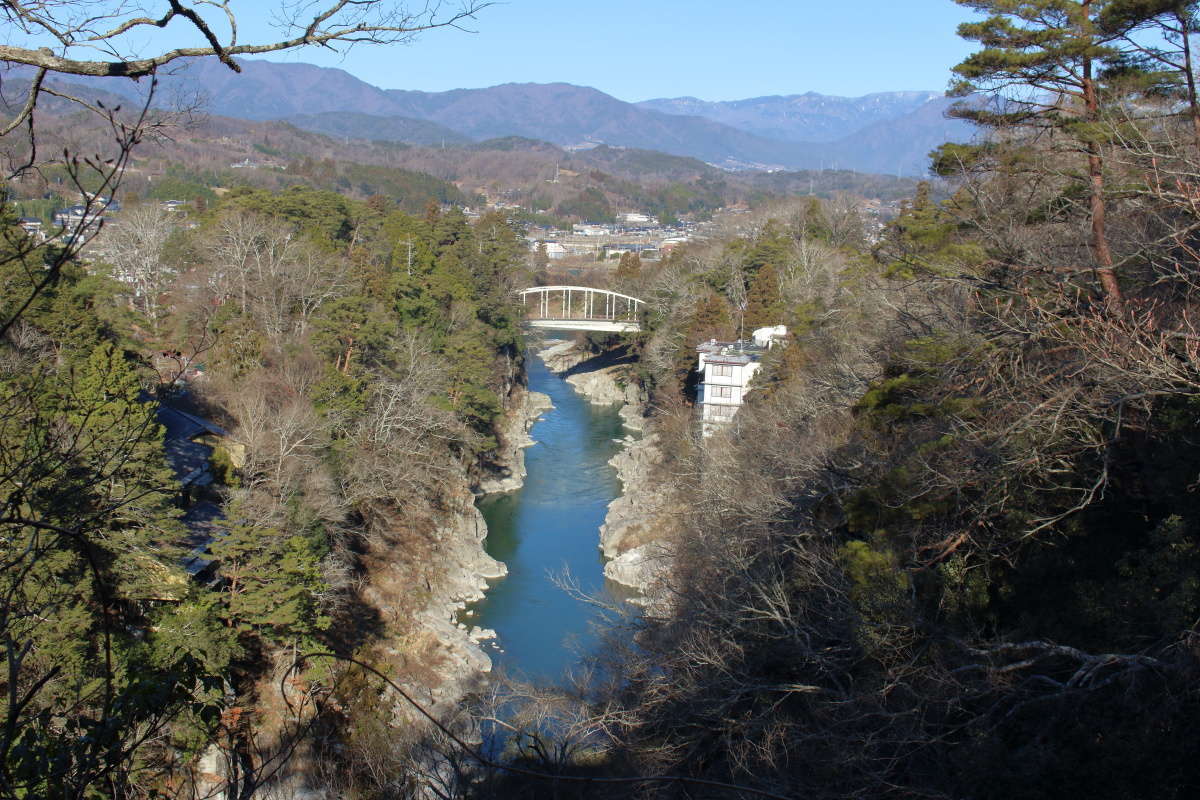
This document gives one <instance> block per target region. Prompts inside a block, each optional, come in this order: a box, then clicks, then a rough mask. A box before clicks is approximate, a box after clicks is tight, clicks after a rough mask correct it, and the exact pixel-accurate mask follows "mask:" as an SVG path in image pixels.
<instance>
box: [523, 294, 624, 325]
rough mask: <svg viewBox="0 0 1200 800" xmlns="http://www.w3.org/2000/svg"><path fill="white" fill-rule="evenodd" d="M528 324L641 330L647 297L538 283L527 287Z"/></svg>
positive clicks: (526, 319) (526, 309)
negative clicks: (641, 315) (640, 320)
mask: <svg viewBox="0 0 1200 800" xmlns="http://www.w3.org/2000/svg"><path fill="white" fill-rule="evenodd" d="M518 294H520V295H521V303H522V304H523V305H524V306H525V324H526V325H528V326H530V327H531V328H544V329H546V330H554V331H612V332H615V333H624V332H626V331H640V330H641V329H642V328H641V324H640V323H639V322H638V319H639V316H640V314H641V310H642V306H643V305H644V304H645V303H644V301H642V300H639V299H637V298H636V297H630V296H629V295H627V294H621V293H620V292H610V291H608V290H607V289H596V288H594V287H591V286H534V287H533V288H530V289H523V290H521V291H520V292H518Z"/></svg>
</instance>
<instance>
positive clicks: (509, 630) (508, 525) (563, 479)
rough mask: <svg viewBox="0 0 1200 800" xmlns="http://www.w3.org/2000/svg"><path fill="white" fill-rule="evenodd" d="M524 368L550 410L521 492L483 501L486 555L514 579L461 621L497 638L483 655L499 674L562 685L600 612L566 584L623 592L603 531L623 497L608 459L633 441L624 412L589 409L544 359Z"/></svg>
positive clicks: (494, 586) (535, 435)
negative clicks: (607, 565)
mask: <svg viewBox="0 0 1200 800" xmlns="http://www.w3.org/2000/svg"><path fill="white" fill-rule="evenodd" d="M527 369H528V388H529V391H530V392H531V396H536V395H532V393H542V394H544V395H546V396H548V397H549V403H550V404H552V408H550V409H548V410H546V411H545V412H544V413H542V416H541V417H540V419H538V421H537V422H536V423H535V424H534V425H533V427H532V429H531V430H530V432H529V435H530V437H531V438H532V440H533V444H532V445H531V446H530V447H529V448H528V449H527V450H526V451H525V470H526V472H527V475H526V477H525V480H524V485H523V486H521V487H520V488H518V489H516V490H515V491H510V492H506V493H502V494H491V495H487V496H485V497H483V498H482V499H481V500H480V501H479V504H478V505H479V509H480V511H481V512H482V513H483V516H484V519H485V520H486V522H487V527H488V536H487V541H486V549H487V552H488V554H489V555H490V556H491V557H492V558H495V559H496V560H498V561H501V562H504V563H505V564H506V565H507V567H508V575H507V576H506V577H504V578H502V579H499V580H497V581H493V582H492V583H491V586H490V587H489V589H488V591H487V595H486V597H485V598H484V599H483V600H481V601H479V602H478V603H476V604H474V605H472V606H470V607H469V608H468V609H467V610H466V611H465V612H464V614H463V615H462V618H463V621H464V623H466V624H470V625H475V626H478V627H480V628H483V629H490V630H493V631H495V632H496V638H495V639H492V640H489V641H488V642H486V643H485V648H486V650H487V651H488V653H489V655H490V656H491V657H492V660H493V662H494V664H495V665H496V666H497V667H498V668H499V669H501V670H503V671H504V672H506V673H510V674H513V675H514V676H519V677H524V678H530V679H536V680H542V681H552V682H557V681H559V680H562V679H563V677H564V676H565V675H566V673H567V671H568V670H569V669H570V668H571V667H572V665H574V664H576V663H577V662H578V661H579V659H580V657H581V656H582V655H583V654H584V652H585V651H586V650H587V648H588V646H589V645H590V644H591V643H592V642H593V640H594V639H593V633H592V631H591V623H592V621H593V619H594V616H595V613H596V609H595V607H594V606H592V605H590V604H588V603H587V602H585V601H583V600H581V599H579V598H578V597H574V596H572V594H571V593H568V592H567V591H566V590H565V589H564V588H563V586H562V584H563V583H564V581H569V582H570V583H571V584H572V585H574V586H575V587H576V588H577V589H578V590H579V591H581V592H584V593H587V594H594V593H596V592H604V591H610V592H611V591H612V590H614V589H615V590H616V591H617V592H618V593H619V592H620V589H619V587H615V586H613V585H611V584H610V585H608V586H607V587H606V581H605V578H604V558H603V556H602V554H601V551H600V548H599V535H600V534H599V531H600V526H601V525H602V524H603V523H604V520H605V514H606V512H607V509H608V505H609V503H611V502H612V501H613V500H614V499H615V498H616V497H618V496H619V495H620V493H621V484H620V481H619V480H618V477H617V472H616V470H615V469H614V468H613V467H612V466H611V465H610V464H609V461H610V460H611V459H612V458H613V457H614V456H615V455H616V454H617V453H618V452H619V451H620V450H621V449H622V446H623V445H625V444H627V443H628V441H629V440H628V439H626V436H627V435H628V430H627V429H626V428H625V426H624V424H623V422H622V418H621V415H620V413H619V410H620V406H619V405H616V404H613V405H594V404H592V403H590V402H589V401H588V398H586V397H584V396H582V395H581V393H580V392H578V391H576V389H575V388H574V387H573V386H572V385H571V384H569V383H568V382H567V381H566V380H565V379H564V378H562V377H560V376H559V375H556V374H555V373H554V372H552V371H551V370H550V369H549V368H548V367H547V365H546V363H545V362H544V361H543V360H542V359H540V358H538V357H531V358H530V359H529V360H528V362H527Z"/></svg>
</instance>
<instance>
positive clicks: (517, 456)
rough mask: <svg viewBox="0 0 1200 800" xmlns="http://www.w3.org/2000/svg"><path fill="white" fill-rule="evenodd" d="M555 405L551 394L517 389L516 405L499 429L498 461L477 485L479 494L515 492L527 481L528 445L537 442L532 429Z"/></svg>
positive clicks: (513, 404) (514, 396)
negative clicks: (531, 435)
mask: <svg viewBox="0 0 1200 800" xmlns="http://www.w3.org/2000/svg"><path fill="white" fill-rule="evenodd" d="M552 408H554V405H553V404H552V403H551V402H550V398H549V397H548V396H547V395H544V394H542V393H541V392H531V391H529V390H527V389H525V388H518V389H516V390H515V391H514V392H513V402H512V407H511V409H510V410H509V412H508V413H507V414H505V417H504V420H503V421H502V422H501V423H500V426H499V430H498V431H497V433H498V435H499V439H500V448H499V452H498V454H497V457H496V461H495V463H494V464H492V465H490V467H489V468H488V469H487V471H486V472H485V473H484V475H483V477H482V478H480V480H479V482H478V484H477V485H476V487H475V494H477V495H487V494H501V493H504V492H513V491H516V490H517V489H520V488H521V487H522V486H523V485H524V484H525V474H526V473H525V448H526V447H529V446H530V445H532V444H533V439H531V438H530V436H529V429H530V428H532V427H533V423H535V422H537V420H538V418H539V417H540V416H541V415H542V414H543V413H544V412H546V411H549V410H550V409H552Z"/></svg>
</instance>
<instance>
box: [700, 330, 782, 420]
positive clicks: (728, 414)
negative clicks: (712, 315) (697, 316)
mask: <svg viewBox="0 0 1200 800" xmlns="http://www.w3.org/2000/svg"><path fill="white" fill-rule="evenodd" d="M786 336H787V328H786V327H784V326H783V325H776V326H775V327H772V328H759V329H758V330H756V331H755V332H754V338H753V340H750V341H737V342H718V341H717V340H716V339H710V340H709V341H707V342H705V343H704V344H702V345H700V346H699V347H697V348H696V351H697V352H698V353H699V355H700V362H699V364H698V366H697V367H696V369H697V371H698V372H700V375H701V378H700V385H699V386H698V387H696V405H697V406H698V407H699V409H700V429H701V432H702V433H703V434H704V435H705V436H711V435H712V434H713V432H714V431H716V430H717V429H718V428H720V427H722V426H723V425H726V424H728V423H729V422H730V421H731V420H732V419H733V418H734V416H735V415H736V414H737V412H738V409H739V408H741V407H742V403H744V402H745V398H746V394H747V393H748V392H749V391H750V379H751V378H753V377H754V373H756V372H758V370H759V368H760V367H761V366H762V357H763V355H764V354H765V353H766V352H767V351H768V350H770V349H771V347H773V346H774V345H776V344H782V342H783V340H784V337H786Z"/></svg>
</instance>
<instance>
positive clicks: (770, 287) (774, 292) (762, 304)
mask: <svg viewBox="0 0 1200 800" xmlns="http://www.w3.org/2000/svg"><path fill="white" fill-rule="evenodd" d="M783 314H784V307H783V297H782V296H781V295H780V293H779V273H777V272H776V271H775V267H774V266H773V265H771V264H764V265H763V266H762V268H761V269H759V270H758V272H757V274H755V276H754V277H753V278H752V279H751V280H750V287H749V289H748V290H747V291H746V314H745V319H744V325H745V328H746V330H747V331H752V330H754V329H755V328H762V327H766V326H768V325H779V324H781V323H782V322H783ZM747 335H748V334H747Z"/></svg>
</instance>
